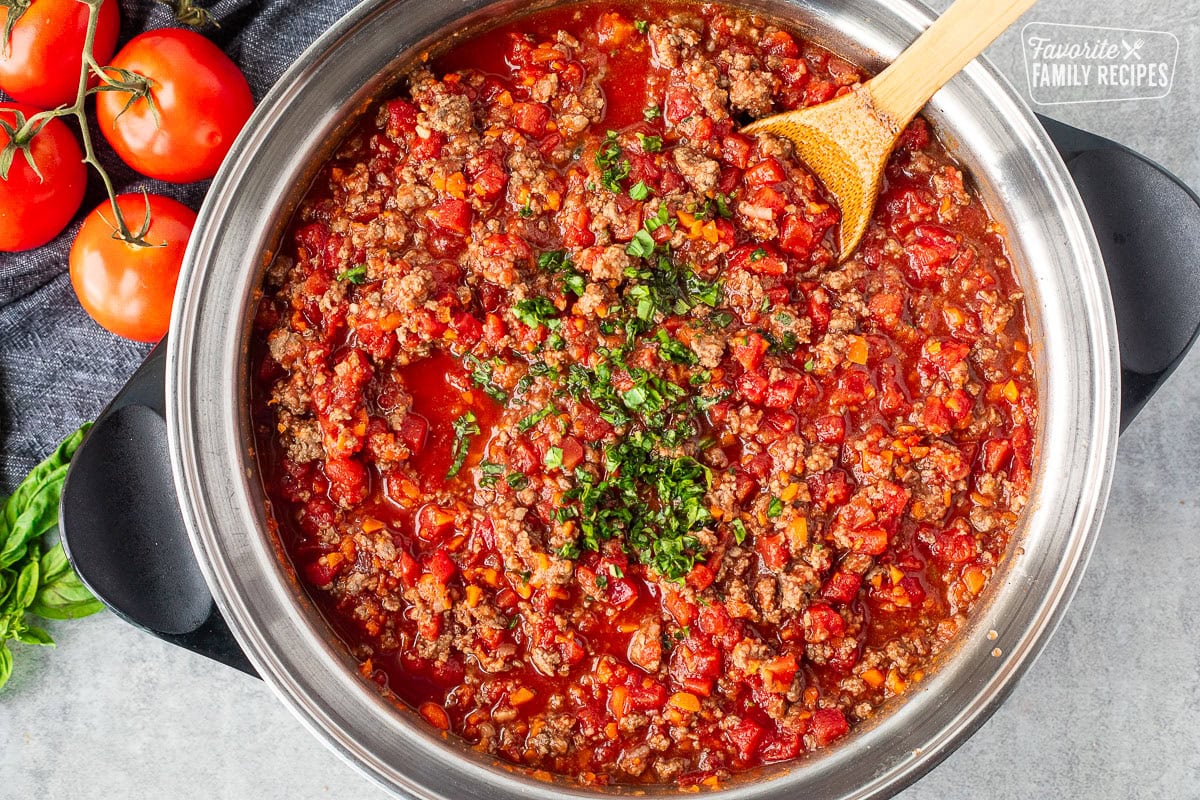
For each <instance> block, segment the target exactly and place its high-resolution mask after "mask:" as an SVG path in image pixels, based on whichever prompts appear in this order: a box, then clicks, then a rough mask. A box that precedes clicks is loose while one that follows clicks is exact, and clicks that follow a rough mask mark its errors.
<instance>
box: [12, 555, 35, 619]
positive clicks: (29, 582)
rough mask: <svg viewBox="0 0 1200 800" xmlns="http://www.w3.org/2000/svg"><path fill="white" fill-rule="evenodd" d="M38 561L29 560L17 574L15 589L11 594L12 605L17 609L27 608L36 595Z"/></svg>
mask: <svg viewBox="0 0 1200 800" xmlns="http://www.w3.org/2000/svg"><path fill="white" fill-rule="evenodd" d="M37 590H38V562H36V561H29V562H28V563H26V564H25V566H24V567H22V568H21V572H20V574H19V575H17V591H16V593H15V594H14V595H13V605H14V606H15V607H16V608H18V609H26V608H29V606H30V604H31V603H33V599H34V597H36V596H37Z"/></svg>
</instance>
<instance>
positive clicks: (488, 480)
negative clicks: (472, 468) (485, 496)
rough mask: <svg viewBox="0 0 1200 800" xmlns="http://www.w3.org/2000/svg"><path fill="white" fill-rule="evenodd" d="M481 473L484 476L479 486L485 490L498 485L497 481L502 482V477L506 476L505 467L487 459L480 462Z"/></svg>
mask: <svg viewBox="0 0 1200 800" xmlns="http://www.w3.org/2000/svg"><path fill="white" fill-rule="evenodd" d="M479 473H480V474H481V475H482V476H483V477H481V478H480V479H479V485H480V486H482V487H484V488H485V489H490V488H492V487H493V486H495V485H496V481H498V480H500V476H501V475H503V474H504V465H503V464H497V463H496V462H495V461H488V460H486V459H485V460H483V461H480V462H479Z"/></svg>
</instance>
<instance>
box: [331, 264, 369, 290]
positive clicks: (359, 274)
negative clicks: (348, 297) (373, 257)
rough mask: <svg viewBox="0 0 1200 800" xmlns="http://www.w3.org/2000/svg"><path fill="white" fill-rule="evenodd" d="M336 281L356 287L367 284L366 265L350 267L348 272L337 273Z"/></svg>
mask: <svg viewBox="0 0 1200 800" xmlns="http://www.w3.org/2000/svg"><path fill="white" fill-rule="evenodd" d="M337 279H338V280H339V281H346V282H347V283H353V284H355V285H356V286H358V285H361V284H364V283H366V282H367V265H366V264H359V265H358V266H357V267H351V268H350V269H348V270H345V271H343V272H339V273H338V276H337Z"/></svg>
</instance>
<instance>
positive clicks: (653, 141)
mask: <svg viewBox="0 0 1200 800" xmlns="http://www.w3.org/2000/svg"><path fill="white" fill-rule="evenodd" d="M637 138H638V142H640V143H641V145H642V149H643V150H645V151H646V152H647V153H657V152H658V151H660V150H662V145H663V141H662V137H661V136H647V135H646V134H644V133H639V134H638V135H637Z"/></svg>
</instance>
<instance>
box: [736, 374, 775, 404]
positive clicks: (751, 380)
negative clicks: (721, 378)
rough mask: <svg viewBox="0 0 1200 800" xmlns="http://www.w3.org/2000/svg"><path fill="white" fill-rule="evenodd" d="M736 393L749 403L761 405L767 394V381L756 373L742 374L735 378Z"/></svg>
mask: <svg viewBox="0 0 1200 800" xmlns="http://www.w3.org/2000/svg"><path fill="white" fill-rule="evenodd" d="M736 382H737V387H738V391H739V392H741V395H742V397H744V398H746V399H747V400H748V401H750V402H751V403H754V404H755V405H758V404H760V403H762V401H763V398H764V397H765V396H766V393H767V386H768V384H767V379H766V378H765V377H763V376H762V375H761V374H760V373H758V372H743V373H742V374H741V375H739V376H738V377H737V381H736Z"/></svg>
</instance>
